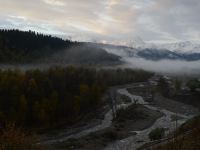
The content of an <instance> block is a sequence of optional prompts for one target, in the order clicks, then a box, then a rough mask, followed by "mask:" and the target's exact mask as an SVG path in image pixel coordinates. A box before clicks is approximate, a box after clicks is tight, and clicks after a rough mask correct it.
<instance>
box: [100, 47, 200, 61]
mask: <svg viewBox="0 0 200 150" xmlns="http://www.w3.org/2000/svg"><path fill="white" fill-rule="evenodd" d="M100 45H101V46H102V47H103V48H104V49H105V50H107V52H109V53H112V54H115V55H117V56H120V57H122V58H133V59H134V58H143V59H147V60H153V61H159V60H185V61H197V60H200V52H198V50H197V51H187V52H183V51H181V50H176V49H172V50H168V49H167V48H166V47H150V48H148V47H138V48H133V47H127V46H116V45H106V44H100Z"/></svg>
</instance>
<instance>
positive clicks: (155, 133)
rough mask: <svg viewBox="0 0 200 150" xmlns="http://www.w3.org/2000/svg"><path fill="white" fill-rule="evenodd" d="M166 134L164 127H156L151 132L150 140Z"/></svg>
mask: <svg viewBox="0 0 200 150" xmlns="http://www.w3.org/2000/svg"><path fill="white" fill-rule="evenodd" d="M164 136H165V129H164V128H156V129H154V130H152V131H151V132H150V133H149V139H150V140H159V139H161V138H163V137H164Z"/></svg>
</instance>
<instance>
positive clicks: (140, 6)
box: [0, 0, 200, 42]
mask: <svg viewBox="0 0 200 150" xmlns="http://www.w3.org/2000/svg"><path fill="white" fill-rule="evenodd" d="M199 13H200V0H0V28H17V29H21V30H29V29H30V30H35V31H38V32H43V33H47V34H55V35H58V36H61V37H64V38H69V37H72V39H74V40H81V41H98V42H99V41H108V42H113V41H114V42H116V41H130V40H132V39H135V38H136V37H141V38H142V39H143V40H144V41H146V42H152V41H153V42H174V41H186V40H192V41H200V14H199Z"/></svg>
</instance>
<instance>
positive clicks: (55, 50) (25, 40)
mask: <svg viewBox="0 0 200 150" xmlns="http://www.w3.org/2000/svg"><path fill="white" fill-rule="evenodd" d="M0 63H1V64H26V63H70V64H72V63H85V64H99V63H100V64H104V63H111V64H112V63H113V64H116V63H120V57H119V56H116V55H114V54H111V53H108V52H106V51H105V50H104V49H102V48H98V47H94V46H92V45H91V44H89V43H81V42H72V41H69V40H63V39H60V38H57V37H52V36H50V35H43V34H39V33H35V32H32V31H28V32H27V31H19V30H0Z"/></svg>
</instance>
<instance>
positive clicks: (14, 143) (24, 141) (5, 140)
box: [0, 124, 43, 150]
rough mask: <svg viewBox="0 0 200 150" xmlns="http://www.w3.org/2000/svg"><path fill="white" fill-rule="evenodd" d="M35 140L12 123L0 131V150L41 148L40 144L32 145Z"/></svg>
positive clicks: (36, 149) (38, 149)
mask: <svg viewBox="0 0 200 150" xmlns="http://www.w3.org/2000/svg"><path fill="white" fill-rule="evenodd" d="M34 143H35V140H34V139H33V138H32V137H30V136H27V135H26V134H25V133H24V132H23V131H22V130H21V129H19V128H17V127H16V126H15V125H14V124H9V125H6V127H5V129H3V130H2V131H1V133H0V150H28V149H29V150H42V149H43V148H42V146H36V145H34Z"/></svg>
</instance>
